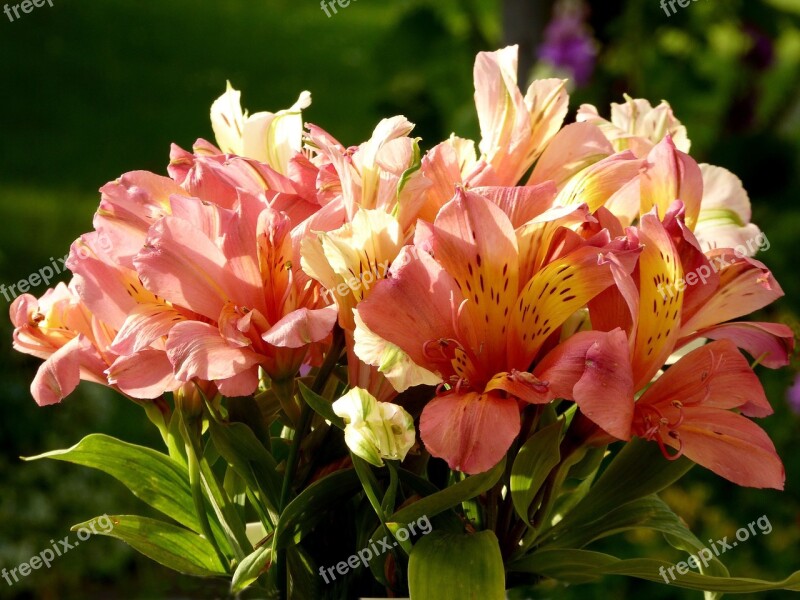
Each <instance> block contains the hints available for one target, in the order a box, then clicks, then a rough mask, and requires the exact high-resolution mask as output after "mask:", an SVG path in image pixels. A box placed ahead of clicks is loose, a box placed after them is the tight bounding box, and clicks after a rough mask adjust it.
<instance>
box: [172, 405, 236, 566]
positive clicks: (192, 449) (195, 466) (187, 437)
mask: <svg viewBox="0 0 800 600" xmlns="http://www.w3.org/2000/svg"><path fill="white" fill-rule="evenodd" d="M183 417H184V416H183V415H181V433H182V434H183V436H184V442H185V446H186V458H187V461H188V469H189V485H190V487H191V490H192V500H193V501H194V510H195V512H196V513H197V520H198V522H199V523H200V529H201V530H202V532H203V535H204V536H205V537H206V539H207V540H208V542H209V543H210V544H211V546H213V548H214V551H215V552H216V553H217V557H218V558H219V560H220V563H221V564H223V565H225V566H229V565H230V561H229V560H228V557H227V556H225V555H224V554H223V553H222V551H221V550H220V549H219V546H218V544H217V540H216V539H215V538H214V533H213V532H212V530H211V524H210V523H209V521H208V515H207V514H206V503H205V496H204V494H203V479H202V477H201V476H200V461H199V460H198V459H197V448H196V446H195V439H194V438H195V436H193V435H192V433H191V431H190V430H189V428H190V427H191V423H186V421H185V420H184V419H183Z"/></svg>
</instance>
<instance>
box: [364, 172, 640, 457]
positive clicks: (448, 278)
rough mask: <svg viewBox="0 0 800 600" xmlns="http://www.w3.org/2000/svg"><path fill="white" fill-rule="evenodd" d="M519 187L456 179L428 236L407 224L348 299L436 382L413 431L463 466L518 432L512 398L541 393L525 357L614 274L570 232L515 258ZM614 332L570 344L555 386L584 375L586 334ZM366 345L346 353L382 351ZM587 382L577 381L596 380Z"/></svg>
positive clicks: (493, 452) (501, 450) (607, 261)
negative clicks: (377, 277) (394, 247)
mask: <svg viewBox="0 0 800 600" xmlns="http://www.w3.org/2000/svg"><path fill="white" fill-rule="evenodd" d="M501 189H505V188H501ZM530 192H531V190H530V189H529V188H507V189H505V193H500V192H499V191H498V190H492V189H491V188H486V191H485V192H484V193H486V194H489V195H490V196H492V198H493V200H494V201H490V200H488V199H487V198H485V197H483V196H481V195H479V194H477V193H474V192H464V191H463V190H459V191H458V192H457V193H456V196H455V198H454V199H453V200H452V201H451V202H449V203H448V204H447V205H445V206H444V207H443V208H442V210H441V211H440V213H439V215H438V216H437V218H436V221H435V222H434V224H433V227H432V228H431V230H430V231H429V232H428V235H427V236H420V235H419V230H418V239H417V242H416V244H415V246H413V247H404V248H403V250H402V251H401V253H400V256H399V257H398V259H397V260H396V262H395V264H394V265H393V266H392V269H391V270H390V273H389V277H388V279H386V280H384V281H382V282H381V283H380V284H379V285H377V286H376V287H375V289H374V290H372V292H371V294H370V296H369V298H367V299H366V300H364V301H363V302H361V303H360V304H359V306H358V308H357V312H358V315H359V317H360V318H361V320H362V321H363V323H364V324H365V325H366V326H367V327H368V328H369V330H370V331H371V332H373V333H374V334H375V335H377V336H379V337H380V338H382V339H384V340H386V341H387V342H389V343H390V344H392V346H393V347H397V348H399V349H400V350H402V351H403V352H404V353H406V354H407V355H408V356H409V357H410V358H411V360H413V361H414V363H416V364H417V365H419V366H420V367H423V368H425V369H426V370H427V371H430V372H432V373H436V374H437V375H438V377H439V378H440V380H441V382H443V383H445V384H447V387H446V388H445V387H441V388H440V393H439V395H438V396H437V397H436V398H435V399H434V400H433V401H431V402H430V403H428V404H427V405H426V406H425V409H424V410H423V413H422V419H421V423H420V432H421V435H422V440H423V442H424V443H425V445H426V447H427V448H428V450H429V451H430V452H431V453H432V454H433V455H435V456H439V457H442V458H445V459H446V460H447V461H448V463H449V464H450V466H451V468H454V469H459V470H462V471H464V472H466V473H478V472H482V471H485V470H488V469H489V468H491V467H492V466H494V465H495V464H496V463H497V462H498V461H499V460H500V459H501V458H502V456H503V454H505V452H506V451H507V450H508V447H509V446H510V444H511V442H512V441H513V439H514V437H515V436H516V435H517V434H518V432H519V427H520V409H519V402H520V401H522V402H534V403H544V402H549V401H550V400H551V399H552V398H553V396H552V395H551V391H550V383H551V382H549V381H542V380H540V378H539V376H538V374H537V372H536V371H534V374H531V372H530V367H531V365H532V364H533V363H534V361H535V360H536V359H537V357H538V355H539V354H540V351H542V350H543V348H544V347H545V344H546V342H547V340H548V339H549V338H550V336H551V335H553V334H554V333H555V332H557V331H558V330H559V327H560V326H561V325H562V323H564V322H565V321H566V320H567V319H568V318H569V317H570V316H571V315H572V314H573V313H574V312H575V311H576V310H578V309H580V308H581V307H583V306H584V305H585V304H586V303H587V302H588V301H589V300H591V299H592V298H593V297H594V296H596V295H597V294H599V293H601V292H602V291H603V290H605V289H606V288H608V287H609V286H610V285H612V284H613V282H614V276H613V275H612V269H611V262H612V261H611V258H610V256H608V255H610V254H612V252H611V251H610V250H607V249H604V248H599V247H594V246H591V245H587V244H584V243H582V240H580V238H579V237H578V236H575V237H576V238H578V239H577V240H575V239H573V240H571V243H570V246H569V249H566V248H563V247H562V248H561V250H560V251H558V250H555V247H551V248H550V250H551V255H550V258H549V260H547V262H546V264H544V265H542V266H541V268H539V269H538V270H537V272H535V273H533V274H532V275H531V276H528V273H527V271H528V267H527V266H526V267H525V268H523V266H522V264H521V259H525V260H526V261H527V260H533V257H535V256H536V254H537V252H536V250H537V249H538V248H537V244H535V243H534V245H533V246H531V247H526V250H525V253H522V252H521V249H520V246H519V244H518V233H517V231H515V229H514V225H512V223H513V222H514V221H515V220H516V221H517V224H518V225H519V226H520V229H521V230H522V229H524V225H523V224H525V223H527V222H528V220H529V219H528V218H527V217H526V216H524V215H525V214H526V213H525V210H526V209H527V205H526V203H525V202H524V201H523V200H525V199H527V197H528V196H527V194H529V193H530ZM570 212H574V209H573V210H572V211H570ZM567 214H569V213H567ZM534 239H535V238H534ZM547 239H549V238H545V240H547ZM553 239H559V238H558V237H556V238H553ZM531 241H532V240H528V242H531ZM539 241H541V239H539ZM559 241H560V239H559ZM542 243H543V244H544V245H545V248H546V247H547V246H549V244H547V243H546V242H542ZM427 247H430V252H431V253H432V254H429V251H426V250H425V248H427ZM554 250H555V252H553V251H554ZM544 253H545V254H546V253H547V252H546V250H545V252H544ZM629 268H630V269H632V268H633V265H632V264H630V265H629ZM623 270H624V269H623ZM522 273H525V275H523V276H521V274H522ZM615 335H616V334H614V333H613V332H612V333H608V334H606V333H597V334H596V339H594V340H592V343H590V344H588V345H586V346H584V347H583V348H581V349H580V351H576V354H579V353H580V352H582V353H583V354H582V361H583V362H582V363H581V364H582V367H581V368H580V369H577V370H576V369H570V370H569V373H568V376H569V379H570V382H571V383H570V384H569V385H567V383H566V382H561V381H559V382H558V383H559V384H560V385H561V387H563V388H569V391H570V393H571V391H572V389H573V388H574V387H575V386H576V384H577V381H578V380H580V379H581V378H582V377H583V376H584V375H585V374H586V371H587V362H586V354H587V352H589V351H590V349H591V348H592V346H593V343H594V342H596V341H598V340H605V339H606V338H610V337H614V336H615ZM623 340H624V336H623ZM609 344H610V345H614V344H613V343H611V342H609ZM623 346H624V344H623ZM378 348H379V347H378V346H375V345H372V346H368V345H366V344H364V345H359V346H357V348H356V352H357V353H358V354H359V357H360V358H361V359H362V360H364V361H365V362H367V363H369V364H376V365H377V364H381V363H383V362H384V361H385V360H386V356H385V355H374V354H370V351H374V350H376V349H378ZM384 350H386V349H385V348H384ZM388 351H389V352H391V351H392V347H390V348H389V349H388ZM548 373H556V370H555V367H553V368H551V369H550V370H549V371H548ZM592 379H594V378H593V375H591V374H590V375H589V376H588V377H587V381H588V380H592ZM599 379H600V380H601V381H602V380H603V376H602V373H601V374H600V376H599ZM593 383H594V385H586V386H578V387H579V392H588V393H594V392H593V391H592V390H594V391H598V390H599V389H600V388H598V386H597V379H594V380H593ZM559 389H560V388H559ZM579 395H580V394H579ZM576 401H577V398H576Z"/></svg>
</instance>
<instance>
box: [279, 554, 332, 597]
mask: <svg viewBox="0 0 800 600" xmlns="http://www.w3.org/2000/svg"><path fill="white" fill-rule="evenodd" d="M286 559H287V560H286V561H287V563H288V565H289V577H290V580H289V597H290V598H298V599H305V598H322V597H323V595H322V594H320V590H319V587H320V581H321V578H320V575H319V572H318V571H317V568H316V566H315V564H314V561H313V560H312V559H311V557H310V556H309V554H308V553H307V552H306V551H305V550H303V548H302V546H290V547H289V548H287V550H286Z"/></svg>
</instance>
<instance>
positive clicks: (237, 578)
mask: <svg viewBox="0 0 800 600" xmlns="http://www.w3.org/2000/svg"><path fill="white" fill-rule="evenodd" d="M271 562H272V548H271V547H270V546H261V547H260V548H256V549H255V551H254V552H252V553H251V554H250V555H248V556H247V557H246V558H245V559H244V560H243V561H242V562H240V563H239V566H238V567H236V571H235V572H234V573H233V580H232V581H231V593H233V594H238V593H239V592H241V591H242V590H244V589H246V588H248V587H250V586H251V585H252V584H253V583H254V582H255V581H256V580H257V579H258V578H259V577H260V576H261V575H262V573H264V572H265V571H266V570H267V569H268V568H269V565H270V563H271Z"/></svg>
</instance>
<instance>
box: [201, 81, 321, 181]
mask: <svg viewBox="0 0 800 600" xmlns="http://www.w3.org/2000/svg"><path fill="white" fill-rule="evenodd" d="M240 96H241V92H239V91H237V90H235V89H233V87H232V86H231V84H230V82H228V84H227V89H226V90H225V93H224V94H223V95H222V96H220V97H219V98H217V100H216V101H215V102H214V104H212V105H211V126H212V128H213V129H214V135H215V136H216V138H217V144H219V147H220V149H221V150H222V151H223V152H225V153H227V154H235V155H237V156H243V157H247V158H253V159H255V160H257V161H260V162H262V163H266V164H268V165H269V166H270V167H272V168H273V169H275V170H276V171H277V172H278V173H281V174H282V175H285V174H286V173H287V171H288V166H289V159H290V158H291V157H292V156H293V155H294V154H296V153H298V152H300V151H301V150H302V147H303V140H302V138H303V117H302V111H303V109H305V108H308V107H309V106H310V105H311V94H310V93H309V92H303V93H302V94H300V97H299V98H298V99H297V102H295V103H294V104H293V105H292V107H291V108H289V109H287V110H281V111H278V112H277V113H271V112H258V113H255V114H252V115H248V114H247V111H244V112H242V106H241V101H240Z"/></svg>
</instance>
